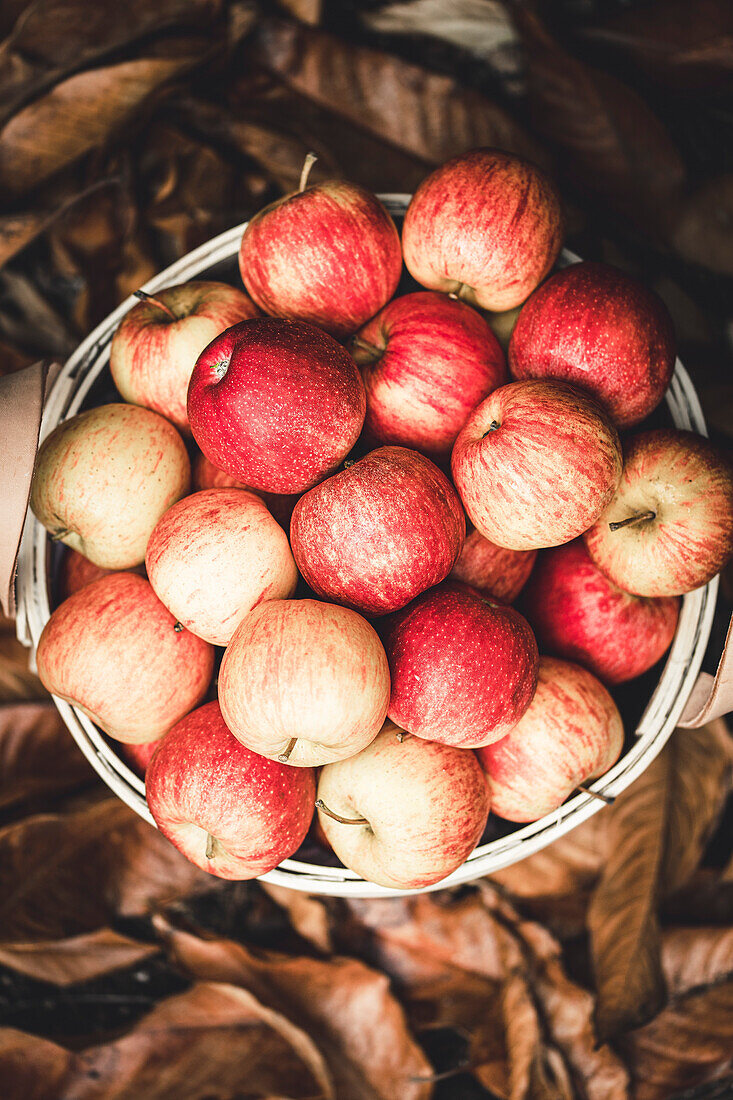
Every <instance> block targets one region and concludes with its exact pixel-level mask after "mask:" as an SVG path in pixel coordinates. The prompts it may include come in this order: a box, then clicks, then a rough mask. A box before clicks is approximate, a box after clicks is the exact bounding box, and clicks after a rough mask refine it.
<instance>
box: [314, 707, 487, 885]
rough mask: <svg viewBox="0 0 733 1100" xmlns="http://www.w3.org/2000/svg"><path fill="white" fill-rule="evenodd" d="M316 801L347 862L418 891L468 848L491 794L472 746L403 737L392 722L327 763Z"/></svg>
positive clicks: (456, 863)
mask: <svg viewBox="0 0 733 1100" xmlns="http://www.w3.org/2000/svg"><path fill="white" fill-rule="evenodd" d="M316 806H317V807H318V811H319V813H318V816H319V820H320V824H321V827H322V828H323V831H324V833H325V834H326V839H327V840H328V842H329V844H330V845H331V847H332V848H333V850H334V852H335V853H336V855H337V856H338V858H339V859H340V860H341V862H342V863H343V864H344V865H345V866H346V867H349V868H350V869H351V870H352V871H355V872H356V873H357V874H358V875H361V876H362V878H365V879H368V881H369V882H376V883H379V885H380V886H389V887H392V888H393V889H396V890H418V889H420V888H421V887H424V886H432V885H433V883H435V882H440V880H441V879H443V878H445V877H446V875H449V874H450V873H451V872H452V871H455V870H456V868H457V867H460V866H461V864H462V863H463V861H464V860H465V859H466V857H467V856H469V855H470V854H471V852H472V851H473V849H474V848H475V847H476V845H477V843H478V842H479V840H480V838H481V834H482V833H483V831H484V828H485V826H486V818H487V815H488V812H489V794H488V790H487V785H486V781H485V779H484V776H483V774H482V771H481V767H480V765H479V762H478V760H477V759H476V755H475V753H472V752H468V751H466V750H465V749H457V748H454V747H453V746H452V745H442V744H439V743H438V742H437V741H422V740H420V738H418V737H410V736H405V735H404V733H403V731H401V730H400V729H399V728H398V727H397V726H395V725H393V724H392V723H391V722H388V723H387V724H386V725H385V727H384V729H383V730H382V731H381V733H380V734H379V736H378V737H376V738H375V740H374V741H372V743H371V744H370V745H368V746H367V748H365V749H362V751H361V752H360V753H359V754H358V755H357V756H352V757H350V759H348V760H340V761H338V763H335V764H327V765H326V767H325V768H324V769H323V771H322V772H321V775H320V778H319V780H318V801H317V802H316ZM334 815H337V818H335V817H334ZM339 819H341V820H339Z"/></svg>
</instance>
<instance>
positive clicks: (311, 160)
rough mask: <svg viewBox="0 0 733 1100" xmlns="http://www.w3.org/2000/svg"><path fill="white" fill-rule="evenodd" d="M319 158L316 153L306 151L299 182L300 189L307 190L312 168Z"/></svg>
mask: <svg viewBox="0 0 733 1100" xmlns="http://www.w3.org/2000/svg"><path fill="white" fill-rule="evenodd" d="M317 160H318V157H317V156H316V154H315V153H306V157H305V160H304V161H303V167H302V169H301V172H300V181H299V182H298V191H305V189H306V186H307V184H308V176H309V175H310V171H311V168H312V167H313V165H314V164H315V163H316V161H317Z"/></svg>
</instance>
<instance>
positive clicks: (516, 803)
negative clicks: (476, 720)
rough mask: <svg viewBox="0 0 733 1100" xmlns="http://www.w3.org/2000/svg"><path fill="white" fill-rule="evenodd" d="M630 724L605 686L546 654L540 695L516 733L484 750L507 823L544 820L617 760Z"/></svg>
mask: <svg viewBox="0 0 733 1100" xmlns="http://www.w3.org/2000/svg"><path fill="white" fill-rule="evenodd" d="M623 742H624V730H623V723H622V721H621V715H620V714H619V712H618V709H617V707H616V704H615V703H614V701H613V699H612V698H611V696H610V695H609V694H608V691H607V690H606V688H605V687H604V686H603V684H602V683H601V682H600V681H599V680H597V679H596V677H595V676H593V674H592V673H590V672H588V671H587V669H584V668H581V667H580V665H575V664H571V663H570V662H568V661H559V660H556V659H555V658H554V657H541V658H540V674H539V680H538V682H537V691H536V692H535V696H534V699H533V700H532V703H531V705H530V707H529V710H528V711H527V712H526V714H525V715H524V717H523V718H522V719H521V721H520V722H519V723H518V725H516V726H515V727H514V729H513V730H512V732H511V733H510V734H508V735H507V736H506V737H504V738H502V740H501V741H497V743H496V744H495V745H488V746H487V747H486V748H483V749H479V750H478V751H477V753H476V755H477V756H478V758H479V760H480V761H481V765H482V767H483V768H484V771H485V772H486V777H487V779H488V784H489V791H490V795H491V810H492V813H495V814H496V815H497V816H498V817H503V818H505V819H506V820H507V821H518V822H521V821H537V820H538V819H539V818H540V817H544V815H545V814H549V813H552V811H553V810H556V809H557V807H558V806H561V805H562V803H563V802H564V801H565V799H566V798H567V797H568V795H570V794H572V792H573V791H574V790H575V788H576V787H577V786H578V784H579V783H586V782H588V780H591V779H597V778H598V776H600V775H603V774H604V772H607V771H608V769H609V768H610V767H612V765H613V764H615V763H616V761H617V760H618V758H619V756H620V755H621V750H622V748H623Z"/></svg>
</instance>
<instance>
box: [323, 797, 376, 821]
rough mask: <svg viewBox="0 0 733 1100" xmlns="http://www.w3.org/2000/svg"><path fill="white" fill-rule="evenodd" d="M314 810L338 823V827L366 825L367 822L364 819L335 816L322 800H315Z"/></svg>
mask: <svg viewBox="0 0 733 1100" xmlns="http://www.w3.org/2000/svg"><path fill="white" fill-rule="evenodd" d="M316 809H317V810H320V811H321V813H323V814H325V815H326V817H332V818H333V820H334V821H338V822H339V824H340V825H368V824H369V822H368V821H367V819H366V818H365V817H341V814H336V813H334V812H333V810H329V808H328V806H327V805H326V803H325V802H324V801H323V799H322V798H317V799H316Z"/></svg>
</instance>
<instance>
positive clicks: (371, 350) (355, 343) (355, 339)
mask: <svg viewBox="0 0 733 1100" xmlns="http://www.w3.org/2000/svg"><path fill="white" fill-rule="evenodd" d="M351 346H352V347H354V348H361V350H362V351H363V352H365V353H366V354H367V355H368V356H369V362H370V363H375V362H376V361H377V359H380V358H381V356H382V353H383V351H384V348H378V347H375V345H374V344H368V343H367V342H366V340H362V339H361V338H360V337H359V336H352V337H351Z"/></svg>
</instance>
